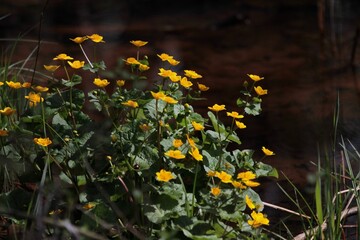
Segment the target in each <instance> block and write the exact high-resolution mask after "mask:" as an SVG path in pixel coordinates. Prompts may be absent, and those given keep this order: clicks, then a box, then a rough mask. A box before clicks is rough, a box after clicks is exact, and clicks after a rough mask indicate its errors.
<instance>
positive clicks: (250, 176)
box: [237, 171, 256, 181]
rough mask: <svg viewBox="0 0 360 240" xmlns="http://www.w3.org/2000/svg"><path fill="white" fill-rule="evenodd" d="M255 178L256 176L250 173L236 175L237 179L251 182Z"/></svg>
mask: <svg viewBox="0 0 360 240" xmlns="http://www.w3.org/2000/svg"><path fill="white" fill-rule="evenodd" d="M255 178H256V174H255V173H253V172H252V171H246V172H240V173H238V175H237V179H241V180H243V181H244V180H252V179H255Z"/></svg>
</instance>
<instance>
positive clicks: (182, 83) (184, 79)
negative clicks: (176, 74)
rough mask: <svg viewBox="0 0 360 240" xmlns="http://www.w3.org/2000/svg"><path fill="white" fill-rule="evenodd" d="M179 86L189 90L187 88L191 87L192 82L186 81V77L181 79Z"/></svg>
mask: <svg viewBox="0 0 360 240" xmlns="http://www.w3.org/2000/svg"><path fill="white" fill-rule="evenodd" d="M180 84H181V86H183V87H184V88H189V87H191V86H192V85H193V84H192V82H190V81H188V80H187V78H186V77H183V78H181V80H180Z"/></svg>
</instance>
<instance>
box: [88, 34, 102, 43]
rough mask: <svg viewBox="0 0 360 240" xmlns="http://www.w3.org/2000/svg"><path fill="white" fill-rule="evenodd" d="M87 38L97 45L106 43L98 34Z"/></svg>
mask: <svg viewBox="0 0 360 240" xmlns="http://www.w3.org/2000/svg"><path fill="white" fill-rule="evenodd" d="M86 37H87V38H89V39H90V40H91V41H93V42H95V43H100V42H105V41H104V40H103V38H104V37H103V36H101V35H99V34H96V33H94V34H92V35H90V36H86Z"/></svg>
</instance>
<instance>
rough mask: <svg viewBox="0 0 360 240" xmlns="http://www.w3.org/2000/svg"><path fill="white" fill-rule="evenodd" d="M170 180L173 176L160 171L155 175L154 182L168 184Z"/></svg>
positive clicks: (167, 172) (162, 170)
mask: <svg viewBox="0 0 360 240" xmlns="http://www.w3.org/2000/svg"><path fill="white" fill-rule="evenodd" d="M171 179H174V175H173V174H172V173H171V172H169V171H166V170H164V169H161V170H160V172H157V173H156V180H158V181H160V182H168V181H170V180H171Z"/></svg>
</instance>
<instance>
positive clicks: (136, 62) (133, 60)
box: [124, 57, 141, 65]
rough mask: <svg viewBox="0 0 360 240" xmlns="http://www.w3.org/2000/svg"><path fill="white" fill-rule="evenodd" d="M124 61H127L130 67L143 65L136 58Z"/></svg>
mask: <svg viewBox="0 0 360 240" xmlns="http://www.w3.org/2000/svg"><path fill="white" fill-rule="evenodd" d="M124 61H125V63H126V64H128V65H132V64H135V65H140V64H141V63H140V62H139V61H138V60H136V58H134V57H129V58H127V59H126V60H124Z"/></svg>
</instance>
